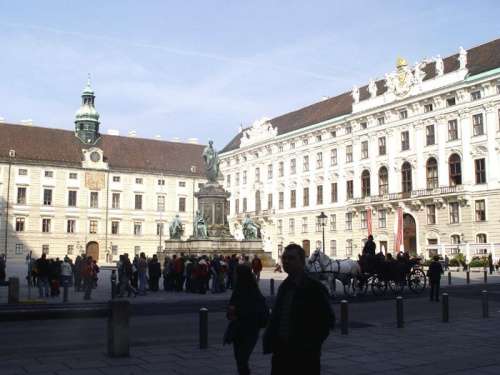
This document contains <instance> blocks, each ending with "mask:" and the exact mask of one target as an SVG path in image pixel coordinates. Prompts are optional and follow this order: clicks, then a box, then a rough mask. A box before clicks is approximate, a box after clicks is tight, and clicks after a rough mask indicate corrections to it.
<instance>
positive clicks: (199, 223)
mask: <svg viewBox="0 0 500 375" xmlns="http://www.w3.org/2000/svg"><path fill="white" fill-rule="evenodd" d="M194 238H208V235H207V227H206V225H205V219H204V218H203V215H202V214H201V213H200V210H196V218H195V219H194Z"/></svg>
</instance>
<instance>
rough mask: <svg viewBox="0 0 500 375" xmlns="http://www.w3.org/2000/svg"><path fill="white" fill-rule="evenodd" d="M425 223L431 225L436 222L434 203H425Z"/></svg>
mask: <svg viewBox="0 0 500 375" xmlns="http://www.w3.org/2000/svg"><path fill="white" fill-rule="evenodd" d="M427 224H430V225H433V224H436V205H435V204H428V205H427Z"/></svg>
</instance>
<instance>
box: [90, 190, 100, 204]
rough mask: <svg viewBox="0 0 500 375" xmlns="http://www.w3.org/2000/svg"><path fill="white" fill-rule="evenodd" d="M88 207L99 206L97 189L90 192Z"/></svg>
mask: <svg viewBox="0 0 500 375" xmlns="http://www.w3.org/2000/svg"><path fill="white" fill-rule="evenodd" d="M90 207H92V208H97V207H99V193H98V192H97V191H91V192H90Z"/></svg>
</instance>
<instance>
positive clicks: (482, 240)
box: [476, 233, 487, 243]
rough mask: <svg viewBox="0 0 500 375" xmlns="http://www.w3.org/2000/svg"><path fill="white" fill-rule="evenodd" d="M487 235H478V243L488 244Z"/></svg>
mask: <svg viewBox="0 0 500 375" xmlns="http://www.w3.org/2000/svg"><path fill="white" fill-rule="evenodd" d="M486 240H487V239H486V234H484V233H478V234H477V236H476V243H486Z"/></svg>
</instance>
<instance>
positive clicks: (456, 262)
mask: <svg viewBox="0 0 500 375" xmlns="http://www.w3.org/2000/svg"><path fill="white" fill-rule="evenodd" d="M450 267H460V263H458V260H457V259H455V258H453V259H450Z"/></svg>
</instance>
